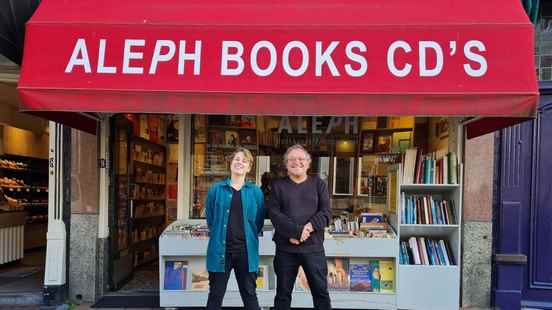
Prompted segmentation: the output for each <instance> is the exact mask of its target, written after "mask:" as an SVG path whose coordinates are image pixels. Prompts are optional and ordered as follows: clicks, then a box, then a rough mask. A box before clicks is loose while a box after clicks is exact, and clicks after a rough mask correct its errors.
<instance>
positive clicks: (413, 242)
mask: <svg viewBox="0 0 552 310" xmlns="http://www.w3.org/2000/svg"><path fill="white" fill-rule="evenodd" d="M408 244H409V245H410V249H411V250H412V256H413V258H414V263H415V264H416V265H420V264H421V260H420V254H419V253H420V252H419V251H418V242H417V240H416V237H410V238H409V239H408Z"/></svg>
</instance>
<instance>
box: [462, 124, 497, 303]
mask: <svg viewBox="0 0 552 310" xmlns="http://www.w3.org/2000/svg"><path fill="white" fill-rule="evenodd" d="M464 152H465V157H464V208H463V223H462V239H463V240H462V247H463V250H462V292H461V296H462V297H461V298H462V307H463V308H477V309H481V308H489V307H490V301H491V270H492V269H491V262H492V218H491V214H492V189H493V162H494V161H493V152H494V134H488V135H484V136H481V137H478V138H474V139H471V140H467V141H465V147H464Z"/></svg>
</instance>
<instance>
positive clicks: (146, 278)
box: [121, 262, 159, 291]
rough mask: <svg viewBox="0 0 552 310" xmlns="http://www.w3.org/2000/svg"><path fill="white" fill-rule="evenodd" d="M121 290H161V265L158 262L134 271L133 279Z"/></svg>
mask: <svg viewBox="0 0 552 310" xmlns="http://www.w3.org/2000/svg"><path fill="white" fill-rule="evenodd" d="M121 291H159V265H158V264H157V262H155V263H152V264H150V265H145V266H142V267H140V268H139V269H137V270H135V271H134V274H133V275H132V279H130V281H129V282H128V283H127V284H125V285H124V286H123V287H122V288H121Z"/></svg>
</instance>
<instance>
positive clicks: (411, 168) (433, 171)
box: [403, 148, 458, 184]
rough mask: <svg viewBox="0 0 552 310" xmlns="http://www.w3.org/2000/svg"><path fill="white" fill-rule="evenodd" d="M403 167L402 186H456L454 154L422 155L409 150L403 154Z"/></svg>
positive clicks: (455, 157) (456, 160) (419, 152)
mask: <svg viewBox="0 0 552 310" xmlns="http://www.w3.org/2000/svg"><path fill="white" fill-rule="evenodd" d="M403 165H404V170H403V183H404V184H458V158H457V156H456V153H454V152H448V153H445V152H444V151H438V152H431V153H426V154H422V152H421V150H419V149H417V148H411V149H408V150H406V152H405V155H404V160H403Z"/></svg>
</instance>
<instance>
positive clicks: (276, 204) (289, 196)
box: [268, 176, 332, 253]
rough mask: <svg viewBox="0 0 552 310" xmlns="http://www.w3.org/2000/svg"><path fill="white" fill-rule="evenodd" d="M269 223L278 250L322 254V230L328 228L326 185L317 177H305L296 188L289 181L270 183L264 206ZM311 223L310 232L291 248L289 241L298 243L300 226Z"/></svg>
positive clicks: (282, 180)
mask: <svg viewBox="0 0 552 310" xmlns="http://www.w3.org/2000/svg"><path fill="white" fill-rule="evenodd" d="M268 213H269V216H270V220H271V221H272V224H273V225H274V228H275V229H276V233H275V234H274V238H273V240H274V242H276V247H277V249H278V250H281V251H284V252H293V253H309V252H319V251H323V250H324V246H323V242H324V228H325V227H326V226H328V225H329V224H330V221H331V216H332V214H331V209H330V195H329V193H328V187H327V186H326V183H324V181H322V179H320V178H319V177H312V176H309V177H308V178H307V179H306V180H305V181H304V182H301V183H299V184H297V183H295V182H293V181H292V180H291V179H290V178H289V177H286V178H283V179H279V180H275V181H274V182H273V183H272V188H271V192H270V200H269V202H268ZM309 222H310V223H311V224H312V227H313V228H314V232H313V233H311V235H310V238H309V239H307V240H306V241H305V242H303V243H301V244H300V245H293V244H291V243H290V242H289V239H290V238H293V239H297V240H300V239H301V232H302V231H303V226H304V225H305V224H307V223H309Z"/></svg>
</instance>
